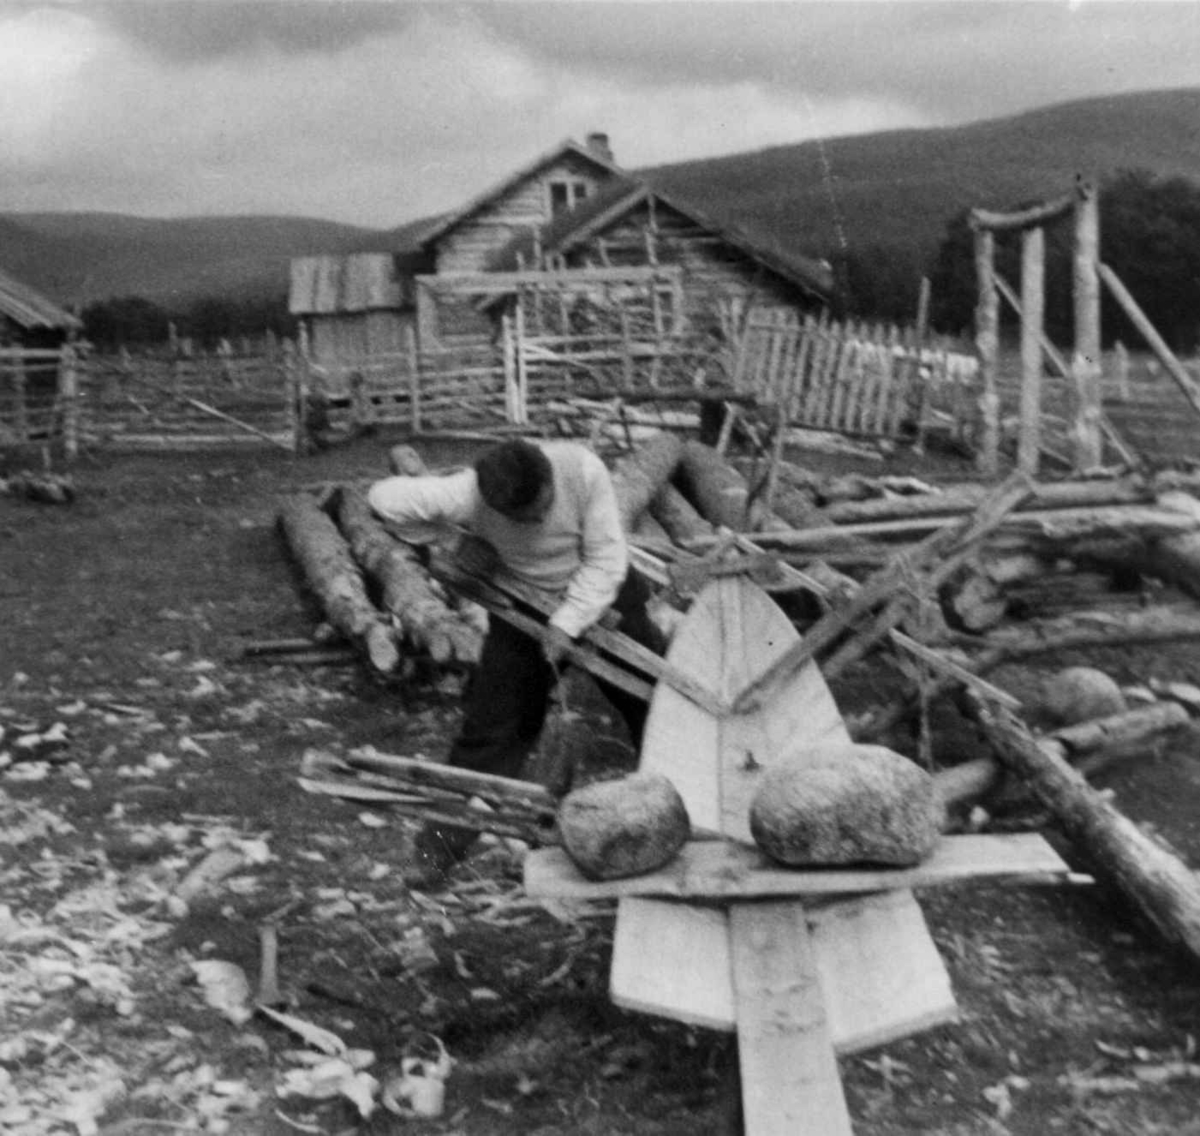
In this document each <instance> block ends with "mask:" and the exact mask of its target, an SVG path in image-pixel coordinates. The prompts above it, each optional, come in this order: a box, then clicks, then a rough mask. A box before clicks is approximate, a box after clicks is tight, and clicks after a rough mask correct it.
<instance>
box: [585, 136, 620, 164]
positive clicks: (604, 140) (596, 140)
mask: <svg viewBox="0 0 1200 1136" xmlns="http://www.w3.org/2000/svg"><path fill="white" fill-rule="evenodd" d="M587 148H588V149H589V150H591V152H592V153H593V154H595V155H596V157H597V158H599V159H600V160H601V161H602V162H607V163H608V164H609V165H610V166H615V165H616V164H617V163H616V159H615V158H614V157H613V152H612V147H611V146H609V144H608V135H607V134H605V133H603V132H602V131H595V132H593V133H592V134H589V135H588V136H587Z"/></svg>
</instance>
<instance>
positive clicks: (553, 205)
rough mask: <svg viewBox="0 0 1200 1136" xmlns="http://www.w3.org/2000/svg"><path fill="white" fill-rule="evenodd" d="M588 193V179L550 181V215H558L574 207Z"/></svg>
mask: <svg viewBox="0 0 1200 1136" xmlns="http://www.w3.org/2000/svg"><path fill="white" fill-rule="evenodd" d="M587 195H588V184H587V182H586V181H552V182H551V183H550V216H551V217H557V216H558V215H559V214H560V213H567V212H569V211H570V210H572V209H574V208H575V206H576V205H578V204H579V203H580V202H581V201H583V200H584V198H586V197H587Z"/></svg>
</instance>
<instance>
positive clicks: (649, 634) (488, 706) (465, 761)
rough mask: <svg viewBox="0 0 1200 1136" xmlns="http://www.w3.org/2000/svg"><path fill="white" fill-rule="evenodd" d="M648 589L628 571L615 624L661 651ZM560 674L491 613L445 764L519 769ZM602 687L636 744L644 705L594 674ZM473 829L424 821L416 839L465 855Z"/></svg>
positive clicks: (504, 772)
mask: <svg viewBox="0 0 1200 1136" xmlns="http://www.w3.org/2000/svg"><path fill="white" fill-rule="evenodd" d="M649 598H650V590H649V588H648V587H647V585H646V581H645V580H644V579H643V578H642V577H641V576H639V575H638V574H637V573H636V572H632V571H631V572H630V573H629V575H628V576H626V578H625V582H624V584H623V585H622V586H621V590H620V592H619V593H618V594H617V598H616V600H615V601H614V602H613V605H612V606H613V610H614V611H615V612H616V613H617V614H618V615H619V616H620V617H621V619H620V622H619V623H618V624H617V630H618V631H620V632H621V633H622V634H624V635H628V636H629V637H630V638H631V639H633V640H635V641H636V642H638V643H640V644H641V645H642V646H644V647H647V648H649V649H650V650H652V651H654V652H655V653H656V654H660V655H661V654H663V653H664V651H665V649H666V640H665V637H664V636H663V634H662V632H661V631H660V630H659V629H658V627H657V626H656V625H655V623H654V622H653V620H651V619H650V616H649V615H648V614H647V612H646V602H647V600H648V599H649ZM557 680H558V675H557V674H555V671H554V668H553V667H551V666H550V664H549V663H548V662H547V661H546V657H545V655H544V654H543V653H542V647H541V644H540V643H539V642H538V641H537V640H536V639H534V638H533V637H532V636H529V635H526V634H525V633H524V632H523V631H518V630H517V629H516V628H515V627H513V626H512V625H511V624H508V623H505V622H504V621H503V620H502V619H500V618H499V617H495V616H493V617H492V619H491V620H490V621H489V626H488V633H487V637H486V638H485V639H484V642H483V652H482V654H481V656H480V659H479V664H478V666H477V667H476V668H475V671H474V673H473V674H472V675H471V677H470V679H469V680H468V682H467V687H466V690H465V691H464V692H463V723H462V728H461V730H460V731H459V735H458V738H457V740H456V741H455V742H454V745H453V746H452V747H451V749H450V764H451V765H452V766H456V767H458V768H460V769H471V770H474V771H476V772H478V773H492V774H496V775H498V776H500V777H520V776H521V771H522V769H523V767H524V765H525V761H526V759H527V758H528V757H529V755H530V753H531V752H532V750H533V747H534V746H535V745H536V744H537V740H538V736H539V735H540V734H541V732H542V726H543V725H544V724H545V721H546V712H547V710H548V709H549V704H550V692H551V690H553V688H554V684H555V682H556V681H557ZM598 682H599V686H600V688H601V690H603V691H604V694H605V696H606V697H607V698H608V700H609V701H610V702H611V703H612V705H613V707H614V709H616V710H617V712H618V713H619V714H620V715H621V717H622V718H624V720H625V724H626V726H627V727H628V728H629V734H630V737H631V738H632V740H633V744H634V746H635V748H638V749H640V748H641V743H642V732H643V730H644V728H645V725H646V715H647V712H648V709H649V708H648V707H647V705H646V704H645V703H644V702H643V701H642V700H641V699H640V698H636V697H635V696H633V695H632V694H629V693H628V692H627V691H624V690H621V689H620V688H619V687H615V686H612V685H611V684H609V683H606V682H604V681H602V680H598ZM477 835H478V834H477V833H475V832H473V831H471V830H470V829H460V828H453V829H452V828H449V827H444V826H439V827H437V828H436V829H431V828H428V827H427V828H426V830H425V832H423V833H422V834H421V837H420V838H419V842H420V843H421V844H422V845H424V846H425V848H426V850H427V851H433V852H437V851H440V850H439V849H438V847H437V846H438V845H439V844H441V845H442V846H443V848H444V849H445V851H447V852H449V853H451V854H453V855H454V856H455V857H458V856H461V855H464V854H465V853H466V850H467V849H468V848H469V847H470V846H471V844H472V843H473V842H474V840H475V837H476V836H477Z"/></svg>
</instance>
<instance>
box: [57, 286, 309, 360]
mask: <svg viewBox="0 0 1200 1136" xmlns="http://www.w3.org/2000/svg"><path fill="white" fill-rule="evenodd" d="M80 318H81V319H82V320H83V327H84V335H85V336H86V338H87V339H88V340H89V341H90V342H92V343H94V344H95V345H96V346H97V347H99V348H101V349H103V350H109V351H115V350H119V349H120V348H122V347H126V348H129V349H131V350H132V349H136V348H146V347H158V346H162V345H163V344H166V343H169V342H170V341H171V338H172V336H174V337H175V338H176V339H178V340H185V339H186V340H191V341H192V342H193V343H195V344H196V345H198V346H199V347H201V348H203V349H204V350H208V351H212V350H215V349H216V348H217V347H218V346H219V345H220V343H221V341H222V340H228V341H230V342H232V341H234V340H237V339H240V338H242V337H243V336H246V337H259V336H262V335H263V334H265V333H267V332H270V333H271V334H273V335H275V336H276V337H278V338H285V337H287V338H291V337H294V336H295V333H296V326H295V319H294V317H293V316H292V315H291V314H290V313H289V312H288V304H287V297H286V296H282V295H281V296H270V297H263V298H245V299H237V298H224V297H219V296H206V297H202V298H200V299H197V300H194V301H192V302H191V303H189V304H187V305H185V306H182V307H178V308H168V307H164V306H162V305H160V304H158V303H156V302H155V301H153V300H149V299H147V298H146V297H144V296H117V297H114V298H112V299H108V300H97V301H95V302H93V303H91V304H88V305H87V306H86V307H85V308H84V309H83V311H82V312H81V313H80Z"/></svg>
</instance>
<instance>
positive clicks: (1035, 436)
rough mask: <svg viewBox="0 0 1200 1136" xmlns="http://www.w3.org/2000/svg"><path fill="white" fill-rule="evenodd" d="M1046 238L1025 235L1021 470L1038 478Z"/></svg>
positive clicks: (1027, 232)
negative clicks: (1036, 475)
mask: <svg viewBox="0 0 1200 1136" xmlns="http://www.w3.org/2000/svg"><path fill="white" fill-rule="evenodd" d="M1045 251H1046V235H1045V233H1044V231H1043V230H1042V228H1041V227H1040V226H1035V227H1034V228H1032V229H1025V230H1023V231H1022V233H1021V427H1020V434H1019V436H1018V438H1017V468H1018V469H1020V470H1021V472H1022V473H1028V474H1036V473H1037V468H1038V459H1039V457H1040V452H1041V425H1042V424H1041V414H1042V317H1043V315H1044V311H1045V303H1046V299H1045Z"/></svg>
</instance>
